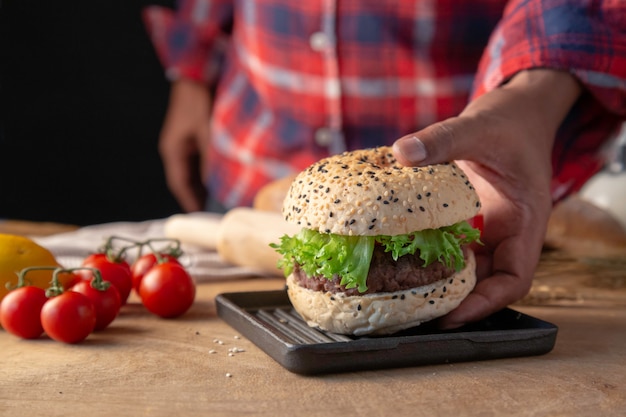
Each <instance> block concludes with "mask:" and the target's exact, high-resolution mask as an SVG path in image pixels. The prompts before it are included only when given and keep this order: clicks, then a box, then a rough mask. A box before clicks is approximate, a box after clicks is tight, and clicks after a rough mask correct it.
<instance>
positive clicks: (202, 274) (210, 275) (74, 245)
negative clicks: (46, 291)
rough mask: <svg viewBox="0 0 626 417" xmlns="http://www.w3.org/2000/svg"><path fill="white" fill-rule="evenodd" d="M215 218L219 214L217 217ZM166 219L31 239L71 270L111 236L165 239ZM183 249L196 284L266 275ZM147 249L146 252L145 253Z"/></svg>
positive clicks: (196, 249) (204, 252)
mask: <svg viewBox="0 0 626 417" xmlns="http://www.w3.org/2000/svg"><path fill="white" fill-rule="evenodd" d="M216 216H219V215H217V214H216ZM166 220H167V219H158V220H148V221H143V222H113V223H103V224H98V225H93V226H85V227H82V228H80V229H77V230H76V231H72V232H67V233H60V234H56V235H52V236H45V237H33V238H32V239H33V240H35V241H36V242H37V243H39V244H40V245H42V246H44V247H45V248H47V249H48V250H50V251H51V252H52V253H53V254H54V255H55V257H56V258H57V261H58V262H59V263H60V264H61V265H63V266H64V267H66V268H72V267H77V266H80V264H81V262H82V260H83V259H84V258H85V257H86V256H88V255H90V254H91V253H94V252H96V251H97V250H98V249H99V248H101V247H102V246H103V245H104V243H105V242H106V240H107V239H108V238H109V237H110V236H119V237H121V238H127V239H132V240H136V241H144V240H147V239H152V238H165V234H164V231H163V227H164V224H165V222H166ZM157 246H158V245H157ZM181 249H182V250H183V256H182V257H181V258H180V262H181V263H182V264H183V265H184V266H185V267H186V268H187V270H188V271H189V273H190V274H191V275H192V276H193V277H194V278H195V280H196V281H197V282H202V281H212V280H222V279H230V278H243V277H251V276H263V275H267V274H266V273H264V272H262V271H258V270H255V269H253V268H248V267H240V266H235V265H231V264H228V263H226V262H224V261H223V260H222V259H221V258H220V256H219V255H218V254H217V252H215V251H212V250H208V249H206V248H201V247H199V246H195V245H192V244H189V243H186V242H181ZM145 250H146V249H144V253H146V252H145ZM136 256H137V251H136V250H130V251H129V252H128V253H127V260H128V262H132V261H133V260H134V259H135V258H136Z"/></svg>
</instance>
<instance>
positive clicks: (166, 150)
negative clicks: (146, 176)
mask: <svg viewBox="0 0 626 417" xmlns="http://www.w3.org/2000/svg"><path fill="white" fill-rule="evenodd" d="M210 106H211V103H210V96H209V92H208V90H207V87H206V86H205V85H202V84H199V83H196V82H193V81H189V80H184V79H181V80H179V81H176V82H174V83H173V84H172V89H171V93H170V102H169V107H168V110H167V115H166V117H165V122H164V124H163V128H162V130H161V136H160V139H159V152H160V154H161V159H162V160H163V166H164V168H165V177H166V180H167V185H168V187H169V189H170V191H171V192H172V194H173V195H174V197H175V198H176V200H178V203H179V204H180V205H181V207H182V208H183V210H185V211H187V212H191V211H201V210H203V209H204V207H205V200H206V196H207V192H206V188H205V187H204V184H203V183H202V178H203V177H204V175H203V174H204V172H206V169H205V168H206V167H203V165H202V164H203V162H204V158H203V156H202V154H203V151H204V150H205V149H206V145H207V142H208V141H209V123H210Z"/></svg>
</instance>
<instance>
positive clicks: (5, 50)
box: [0, 0, 180, 225]
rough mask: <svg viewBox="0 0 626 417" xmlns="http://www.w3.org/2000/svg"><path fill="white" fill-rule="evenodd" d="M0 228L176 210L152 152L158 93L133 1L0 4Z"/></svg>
mask: <svg viewBox="0 0 626 417" xmlns="http://www.w3.org/2000/svg"><path fill="white" fill-rule="evenodd" d="M0 2H1V3H0V219H1V218H11V219H22V220H36V221H53V222H62V223H70V224H77V225H85V224H94V223H102V222H109V221H121V220H128V221H139V220H145V219H152V218H161V217H165V216H168V215H170V214H173V213H176V212H179V211H180V208H179V206H178V205H177V204H176V202H175V200H174V199H173V197H172V195H171V194H170V193H169V191H168V190H167V188H166V185H165V179H164V174H163V168H162V165H161V160H160V158H159V155H158V151H157V140H158V133H159V130H160V128H161V123H162V121H163V117H164V113H165V108H166V104H167V99H168V93H169V84H168V83H167V81H166V79H165V77H164V72H163V69H162V67H161V65H160V63H159V62H158V59H157V57H156V55H155V52H154V49H153V48H152V45H151V43H150V41H149V39H148V36H147V33H146V31H145V29H144V26H143V23H142V21H141V16H140V11H141V9H142V7H144V6H146V5H148V3H152V4H154V3H159V4H161V5H166V6H170V7H171V6H172V3H173V1H157V2H154V1H151V2H147V1H135V0H108V1H102V0H87V1H84V0H70V1H48V0H35V1H33V0H0Z"/></svg>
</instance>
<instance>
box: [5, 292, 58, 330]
mask: <svg viewBox="0 0 626 417" xmlns="http://www.w3.org/2000/svg"><path fill="white" fill-rule="evenodd" d="M46 301H48V297H46V291H45V290H43V289H41V288H38V287H34V286H26V287H20V288H16V289H14V290H13V291H11V292H9V293H8V294H7V295H6V296H5V297H4V298H3V299H2V302H0V325H2V327H3V328H4V329H5V330H6V331H7V332H9V333H11V334H13V335H15V336H19V337H21V338H23V339H36V338H38V337H39V336H41V334H42V333H43V327H42V325H41V319H40V317H39V315H40V313H41V308H42V307H43V305H44V304H45V303H46Z"/></svg>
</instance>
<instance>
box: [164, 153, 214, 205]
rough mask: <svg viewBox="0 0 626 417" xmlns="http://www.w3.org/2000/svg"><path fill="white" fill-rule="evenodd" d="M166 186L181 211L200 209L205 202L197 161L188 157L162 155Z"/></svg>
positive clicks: (204, 191)
mask: <svg viewBox="0 0 626 417" xmlns="http://www.w3.org/2000/svg"><path fill="white" fill-rule="evenodd" d="M163 164H164V166H165V173H166V180H167V186H168V188H169V189H170V191H171V193H172V195H173V196H174V198H175V199H176V201H178V204H180V206H181V208H182V209H183V211H186V212H194V211H202V210H204V207H205V202H206V190H205V188H204V186H203V184H202V183H201V181H200V174H199V169H198V168H197V166H198V164H197V162H194V161H190V159H189V157H179V156H178V157H177V156H174V155H169V156H167V157H163Z"/></svg>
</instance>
